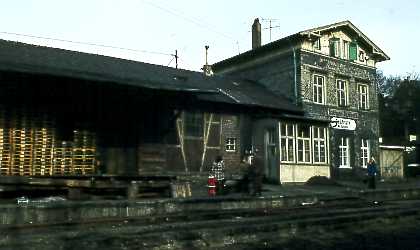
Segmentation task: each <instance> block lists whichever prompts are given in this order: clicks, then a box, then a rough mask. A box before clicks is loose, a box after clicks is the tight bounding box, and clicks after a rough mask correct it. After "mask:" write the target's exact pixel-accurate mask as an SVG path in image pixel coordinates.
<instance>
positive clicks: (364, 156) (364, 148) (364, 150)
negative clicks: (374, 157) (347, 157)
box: [360, 139, 370, 168]
mask: <svg viewBox="0 0 420 250" xmlns="http://www.w3.org/2000/svg"><path fill="white" fill-rule="evenodd" d="M369 148H370V145H369V140H366V139H362V145H361V148H360V150H361V152H360V153H361V154H360V155H361V156H360V158H361V163H362V167H364V168H365V167H367V163H368V161H369V158H370V155H369V154H370V150H369Z"/></svg>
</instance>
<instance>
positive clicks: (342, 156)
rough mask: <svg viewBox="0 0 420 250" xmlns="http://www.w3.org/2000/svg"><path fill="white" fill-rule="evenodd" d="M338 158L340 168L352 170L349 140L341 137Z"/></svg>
mask: <svg viewBox="0 0 420 250" xmlns="http://www.w3.org/2000/svg"><path fill="white" fill-rule="evenodd" d="M338 152H339V154H338V157H339V161H340V165H339V167H340V168H350V147H349V138H348V137H341V138H340V145H339V146H338Z"/></svg>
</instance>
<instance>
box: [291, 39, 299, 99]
mask: <svg viewBox="0 0 420 250" xmlns="http://www.w3.org/2000/svg"><path fill="white" fill-rule="evenodd" d="M292 50H293V67H294V71H295V74H294V79H293V80H294V82H295V104H296V105H297V104H298V93H297V65H296V49H295V46H293V45H292Z"/></svg>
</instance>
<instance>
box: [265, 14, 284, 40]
mask: <svg viewBox="0 0 420 250" xmlns="http://www.w3.org/2000/svg"><path fill="white" fill-rule="evenodd" d="M279 20H280V19H276V18H261V21H263V22H269V27H268V29H269V30H270V42H271V30H272V29H274V28H279V27H280V25H276V26H273V25H272V23H273V22H277V21H279ZM265 29H267V28H265Z"/></svg>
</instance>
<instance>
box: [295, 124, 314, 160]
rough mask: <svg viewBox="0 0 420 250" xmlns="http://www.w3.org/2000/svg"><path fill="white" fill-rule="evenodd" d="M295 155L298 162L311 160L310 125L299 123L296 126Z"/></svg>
mask: <svg viewBox="0 0 420 250" xmlns="http://www.w3.org/2000/svg"><path fill="white" fill-rule="evenodd" d="M296 130H297V137H296V141H297V155H298V162H302V163H310V162H311V135H310V131H311V130H310V126H309V125H306V124H301V125H298V126H297V129H296Z"/></svg>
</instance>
